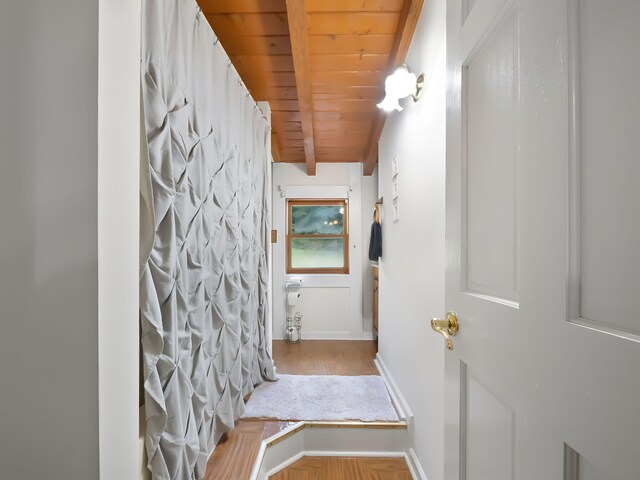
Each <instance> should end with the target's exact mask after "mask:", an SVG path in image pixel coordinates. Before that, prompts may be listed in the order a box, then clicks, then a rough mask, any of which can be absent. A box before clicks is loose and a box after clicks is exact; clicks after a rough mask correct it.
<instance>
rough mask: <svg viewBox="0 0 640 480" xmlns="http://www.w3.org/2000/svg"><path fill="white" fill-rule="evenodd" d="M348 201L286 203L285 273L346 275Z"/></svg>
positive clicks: (290, 201)
mask: <svg viewBox="0 0 640 480" xmlns="http://www.w3.org/2000/svg"><path fill="white" fill-rule="evenodd" d="M347 210H348V204H347V200H289V201H288V202H287V212H288V229H287V273H349V232H348V227H347V225H348V220H347Z"/></svg>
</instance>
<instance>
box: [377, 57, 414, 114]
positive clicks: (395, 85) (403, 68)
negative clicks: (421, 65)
mask: <svg viewBox="0 0 640 480" xmlns="http://www.w3.org/2000/svg"><path fill="white" fill-rule="evenodd" d="M423 85H424V75H423V74H420V76H419V77H416V74H415V73H412V72H411V70H409V67H408V66H407V65H405V64H404V63H403V64H402V65H398V66H397V67H396V68H395V70H394V71H393V73H392V74H391V75H389V76H388V77H387V79H386V80H385V81H384V92H385V95H384V100H382V102H380V103H379V104H378V108H380V109H382V110H384V111H385V112H390V111H392V110H397V111H398V112H401V111H402V107H401V106H400V102H399V100H400V99H401V98H406V97H408V96H409V95H411V97H413V101H414V102H417V101H418V99H419V98H420V94H421V93H422V86H423Z"/></svg>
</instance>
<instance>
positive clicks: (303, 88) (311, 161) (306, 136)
mask: <svg viewBox="0 0 640 480" xmlns="http://www.w3.org/2000/svg"><path fill="white" fill-rule="evenodd" d="M286 2H287V19H288V21H289V36H290V38H291V52H292V54H293V69H294V70H295V75H296V89H297V91H298V105H299V109H300V122H301V124H302V138H303V141H304V157H305V162H306V164H307V175H315V174H316V157H315V147H314V141H313V103H312V96H311V75H310V69H309V41H308V37H307V13H306V11H305V1H304V0H286Z"/></svg>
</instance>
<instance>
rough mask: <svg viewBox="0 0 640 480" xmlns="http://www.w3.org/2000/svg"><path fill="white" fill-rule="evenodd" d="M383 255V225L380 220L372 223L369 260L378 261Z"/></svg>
mask: <svg viewBox="0 0 640 480" xmlns="http://www.w3.org/2000/svg"><path fill="white" fill-rule="evenodd" d="M381 256H382V227H381V226H380V224H379V223H378V222H373V224H372V225H371V239H370V240H369V260H374V261H376V262H377V261H378V258H380V257H381Z"/></svg>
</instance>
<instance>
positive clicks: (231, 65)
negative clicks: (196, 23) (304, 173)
mask: <svg viewBox="0 0 640 480" xmlns="http://www.w3.org/2000/svg"><path fill="white" fill-rule="evenodd" d="M194 3H195V0H194ZM196 8H197V11H196V20H199V17H200V15H201V14H202V8H201V7H200V5H198V4H197V3H196ZM205 19H206V16H205ZM207 26H208V27H209V30H211V34H212V35H213V38H215V40H214V41H213V46H214V47H215V46H216V45H220V48H221V49H222V51H223V52H224V54H225V55H226V56H227V58H228V59H229V61H228V62H227V68H229V67H233V70H234V71H235V73H236V76H237V77H238V85H241V86H242V87H243V88H244V89H245V90H246V92H247V95H246V96H247V97H249V96H251V90H249V89H248V88H247V85H246V84H245V83H244V82H243V81H242V78H241V77H240V74H239V73H238V70H237V69H236V67H235V65H234V64H233V63H232V62H231V57H229V54H228V53H227V51H226V50H225V49H224V47H223V46H222V44H221V43H220V39H219V38H218V36H217V35H216V32H214V31H213V28H211V24H210V23H209V22H208V21H207ZM251 100H253V102H254V104H255V105H254V107H253V108H254V110H256V109H257V110H258V112H260V115H261V116H262V118H263V119H264V120H265V122H267V126H268V127H269V130H271V122H270V121H269V120H268V119H267V116H266V115H265V114H264V112H263V111H262V109H261V108H260V105H258V102H257V101H256V100H255V99H254V98H253V97H251Z"/></svg>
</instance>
